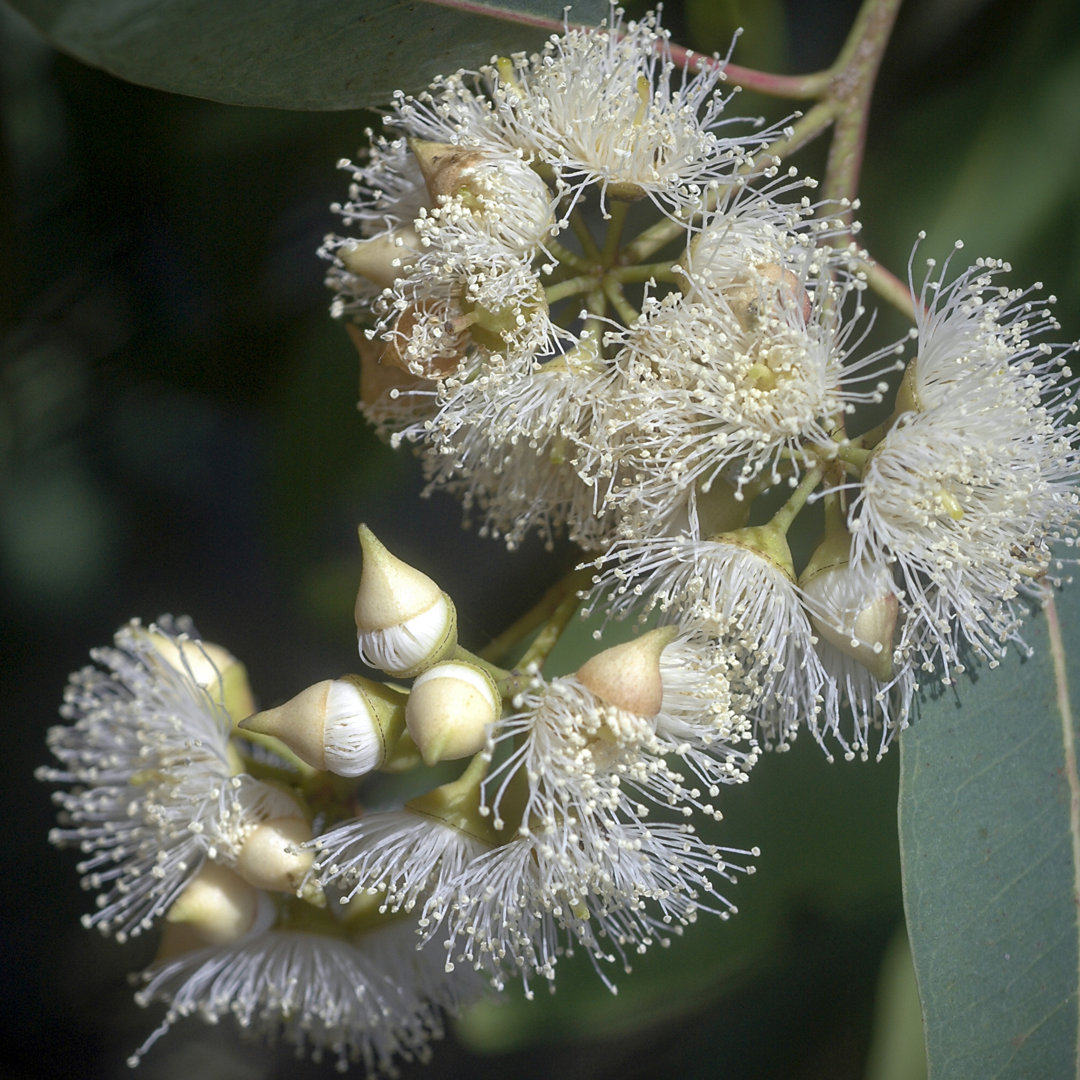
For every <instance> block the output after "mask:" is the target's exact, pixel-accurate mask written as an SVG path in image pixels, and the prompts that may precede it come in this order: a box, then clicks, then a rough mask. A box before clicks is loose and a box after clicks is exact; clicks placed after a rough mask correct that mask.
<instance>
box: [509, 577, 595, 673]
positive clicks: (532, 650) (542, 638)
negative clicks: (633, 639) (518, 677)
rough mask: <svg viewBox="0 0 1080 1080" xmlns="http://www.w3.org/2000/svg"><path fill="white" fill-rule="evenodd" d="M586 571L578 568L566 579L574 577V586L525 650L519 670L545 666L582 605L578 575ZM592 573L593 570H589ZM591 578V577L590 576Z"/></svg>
mask: <svg viewBox="0 0 1080 1080" xmlns="http://www.w3.org/2000/svg"><path fill="white" fill-rule="evenodd" d="M584 572H586V571H582V570H576V571H574V573H573V574H570V575H568V577H567V578H566V579H565V581H566V582H567V583H569V582H570V581H571V580H572V579H573V582H574V587H573V588H572V589H570V590H569V591H568V592H567V594H566V595H565V596H564V597H563V598H562V600H560V601H559V603H558V604H557V605H556V607H555V609H554V610H553V611H552V613H551V615H550V616H549V617H548V620H547V622H546V623H545V624H544V625H543V626H542V627H541V628H540V632H539V633H538V634H537V635H536V637H535V638H534V639H533V643H532V644H531V645H530V646H529V647H528V649H526V650H525V655H524V656H522V658H521V659H520V660H519V661H518V663H517V664H516V665H515V667H516V668H517V670H519V671H528V670H529V669H530V668H531V667H532V666H534V665H535V666H536V667H538V668H539V667H543V665H544V661H545V660H546V659H547V658H548V656H549V654H550V653H551V650H552V649H554V648H555V645H556V643H557V642H558V640H559V638H560V637H561V636H562V632H563V631H564V630H565V629H566V627H567V624H568V623H569V622H570V620H571V619H572V618H573V617H574V615H575V613H576V612H577V610H578V608H579V607H581V597H579V596H578V590H577V582H578V580H580V578H579V576H578V575H581V574H583V573H584ZM587 572H588V573H590V574H591V570H590V571H587ZM590 580H591V578H590Z"/></svg>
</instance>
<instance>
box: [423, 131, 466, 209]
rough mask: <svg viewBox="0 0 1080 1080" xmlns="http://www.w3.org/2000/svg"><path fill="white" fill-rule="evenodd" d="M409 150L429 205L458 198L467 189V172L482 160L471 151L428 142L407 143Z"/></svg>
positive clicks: (446, 144)
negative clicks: (426, 193) (429, 202)
mask: <svg viewBox="0 0 1080 1080" xmlns="http://www.w3.org/2000/svg"><path fill="white" fill-rule="evenodd" d="M409 149H410V150H411V151H412V152H413V156H414V157H415V158H416V163H417V165H419V166H420V172H421V174H422V175H423V177H424V186H425V187H426V188H427V190H428V194H429V195H430V196H431V200H432V202H433V203H435V204H436V205H438V203H439V202H440V200H441V199H447V198H450V197H451V196H453V195H458V194H460V193H461V192H462V191H464V190H466V189H467V187H468V182H467V177H468V175H469V173H470V172H471V170H472V169H473V168H475V166H476V165H478V164H479V163H480V162H481V161H483V160H484V155H483V154H482V153H481V152H480V151H479V150H475V149H471V148H469V147H464V146H455V145H454V144H453V143H442V142H433V141H431V140H429V139H410V140H409Z"/></svg>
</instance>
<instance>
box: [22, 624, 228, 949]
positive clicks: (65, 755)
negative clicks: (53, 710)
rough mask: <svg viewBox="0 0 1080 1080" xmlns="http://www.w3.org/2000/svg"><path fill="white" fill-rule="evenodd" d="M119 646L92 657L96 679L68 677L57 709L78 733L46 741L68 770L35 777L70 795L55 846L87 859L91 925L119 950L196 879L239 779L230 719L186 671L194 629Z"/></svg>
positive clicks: (128, 632) (140, 636) (123, 636)
mask: <svg viewBox="0 0 1080 1080" xmlns="http://www.w3.org/2000/svg"><path fill="white" fill-rule="evenodd" d="M115 640H116V647H115V648H104V649H97V650H94V652H93V653H92V654H91V655H92V656H93V658H94V659H95V660H96V661H97V662H98V664H100V665H101V668H96V667H87V668H84V669H83V670H82V671H79V672H76V673H75V674H74V675H72V677H71V680H70V682H69V684H68V687H67V690H66V692H65V694H64V704H63V706H62V708H61V715H62V716H64V717H65V718H66V719H67V720H69V721H71V722H72V723H71V725H70V726H60V727H54V728H52V729H51V730H50V731H49V747H50V749H51V750H52V752H53V754H54V755H55V756H56V757H57V758H58V759H59V761H60V763H61V767H60V768H43V769H40V770H39V771H38V774H37V775H38V777H39V778H40V779H42V780H46V781H48V782H50V783H58V784H64V785H66V786H68V787H69V788H70V790H68V791H62V792H57V793H56V795H55V796H54V799H55V801H56V802H57V803H58V804H59V805H60V807H61V808H62V810H63V814H62V817H61V827H60V828H58V829H54V830H53V832H52V833H51V835H50V838H51V840H52V841H53V843H56V844H59V845H69V844H70V845H77V846H78V847H79V848H80V850H81V851H82V852H83V854H84V855H85V856H87V857H86V858H85V859H84V860H83V862H81V863H80V864H79V872H80V873H81V874H82V875H83V879H82V880H83V886H84V888H87V889H91V890H94V891H95V892H97V893H98V897H97V910H96V911H95V912H94V913H93V914H92V915H87V916H85V917H84V919H83V922H84V924H85V925H87V926H96V927H98V928H99V929H100V930H101V931H102V932H104V933H110V934H114V935H115V936H116V937H117V939H119V940H121V941H122V940H124V939H125V938H126V937H127V936H128V935H130V934H137V933H139V932H140V931H141V930H144V929H147V928H148V927H149V926H150V925H151V924H152V922H153V921H154V920H155V919H156V918H158V917H159V916H160V915H161V914H162V913H163V912H164V911H165V910H166V909H167V908H168V907H169V906H170V905H171V904H172V902H173V901H174V900H175V899H176V897H177V896H178V895H179V894H180V893H181V892H182V891H183V889H184V887H185V886H186V884H187V883H188V882H189V881H190V880H191V879H192V878H193V877H194V876H195V874H196V873H197V872H198V870H199V868H200V866H201V865H202V862H203V859H204V858H205V857H206V854H207V849H208V847H209V840H208V837H207V834H206V833H207V829H208V827H210V826H212V825H213V823H214V821H215V820H216V818H217V815H218V812H219V799H220V798H221V797H222V796H223V793H224V791H225V789H226V787H227V786H228V784H227V782H228V779H229V776H230V773H231V772H232V771H233V770H232V768H231V765H230V756H229V732H230V728H231V722H230V720H229V716H228V714H227V713H226V712H225V709H224V708H223V706H222V705H221V704H220V703H219V698H216V697H215V695H214V694H212V693H211V692H209V691H208V690H207V689H206V688H204V687H203V686H200V685H199V684H198V683H197V682H196V681H195V679H194V678H193V677H192V675H191V672H190V668H189V667H188V666H187V664H186V662H184V659H183V658H184V657H186V655H188V652H189V650H191V649H192V648H195V649H197V648H198V645H199V641H198V636H197V635H196V634H195V631H194V629H193V628H192V626H191V624H190V622H188V621H187V620H185V619H178V620H176V621H175V622H174V621H173V620H171V619H168V618H163V619H162V620H161V621H160V622H159V623H158V624H157V625H156V626H151V627H148V628H144V627H143V626H142V625H140V624H139V623H138V622H137V621H136V622H131V623H128V624H127V625H126V626H125V627H123V628H122V629H121V630H119V631H118V632H117V634H116V639H115ZM159 641H163V642H164V646H163V647H166V648H167V649H168V651H169V654H170V655H171V656H174V657H180V658H181V666H173V664H172V663H171V662H169V660H167V659H166V658H165V656H164V655H163V653H162V651H161V650H160V649H159V647H158V642H159ZM207 663H212V662H211V661H210V660H209V657H207ZM102 669H105V670H102Z"/></svg>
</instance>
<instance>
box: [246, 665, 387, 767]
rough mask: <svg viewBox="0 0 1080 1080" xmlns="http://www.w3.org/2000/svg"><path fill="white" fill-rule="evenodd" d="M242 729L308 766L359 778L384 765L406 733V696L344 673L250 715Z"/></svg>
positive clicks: (381, 685)
mask: <svg viewBox="0 0 1080 1080" xmlns="http://www.w3.org/2000/svg"><path fill="white" fill-rule="evenodd" d="M240 729H241V730H242V731H256V732H258V733H260V734H262V735H272V736H273V737H274V738H276V739H280V740H281V741H282V742H283V743H284V744H285V745H286V746H287V747H288V748H289V749H290V750H291V751H292V752H293V753H294V754H296V756H297V757H298V758H300V760H301V761H305V762H307V764H308V765H310V766H312V768H315V769H324V770H326V771H328V772H332V773H335V774H337V775H338V776H363V775H364V774H365V773H369V772H371V770H372V769H377V768H379V767H380V766H381V765H383V763H384V762H385V761H386V760H387V758H388V757H389V756H390V751H391V750H392V749H393V747H394V744H395V743H396V742H397V740H398V738H400V736H401V733H402V731H403V730H404V729H405V695H404V694H403V693H401V692H400V691H398V690H394V689H392V688H390V687H388V686H384V685H383V684H382V683H378V682H375V681H374V680H372V679H365V678H363V677H362V676H360V675H343V676H342V677H341V678H340V679H324V680H323V681H322V682H319V683H315V685H314V686H309V687H308V688H307V689H306V690H301V691H300V693H299V694H297V695H296V697H294V698H292V699H291V700H289V701H287V702H285V704H284V705H279V706H277V708H274V709H266V710H265V711H264V712H261V713H256V714H255V715H254V716H249V717H248V718H247V719H246V720H245V721H244V722H243V723H242V724H241V725H240Z"/></svg>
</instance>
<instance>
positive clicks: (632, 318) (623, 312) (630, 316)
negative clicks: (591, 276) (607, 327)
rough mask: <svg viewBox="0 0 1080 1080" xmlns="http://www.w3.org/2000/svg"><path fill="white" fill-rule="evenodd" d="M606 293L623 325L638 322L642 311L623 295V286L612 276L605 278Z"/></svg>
mask: <svg viewBox="0 0 1080 1080" xmlns="http://www.w3.org/2000/svg"><path fill="white" fill-rule="evenodd" d="M604 295H605V296H606V297H607V298H608V303H609V304H611V306H612V307H613V308H614V309H615V314H616V315H618V316H619V318H620V319H622V321H623V325H625V326H632V325H633V324H634V323H635V322H637V319H638V316H639V315H640V314H641V312H639V311H638V310H637V308H635V307H634V305H633V304H631V303H630V301H629V300H627V299H626V297H625V296H624V295H623V291H622V286H620V284H619V283H618V282H617V281H612V280H611V278H610V277H605V278H604Z"/></svg>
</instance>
